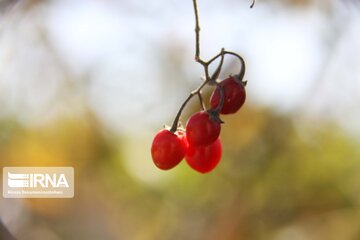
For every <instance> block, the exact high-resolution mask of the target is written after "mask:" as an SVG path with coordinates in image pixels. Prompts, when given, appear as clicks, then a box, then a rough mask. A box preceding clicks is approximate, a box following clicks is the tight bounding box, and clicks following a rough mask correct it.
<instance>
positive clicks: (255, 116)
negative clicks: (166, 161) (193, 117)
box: [0, 0, 360, 240]
mask: <svg viewBox="0 0 360 240" xmlns="http://www.w3.org/2000/svg"><path fill="white" fill-rule="evenodd" d="M250 4H251V2H250V1H245V0H222V1H220V0H207V1H205V0H198V5H199V6H198V7H199V14H200V25H201V55H202V57H203V58H204V59H209V58H211V57H212V56H214V55H215V54H217V53H218V52H219V51H220V49H221V48H222V47H224V48H225V49H226V50H231V51H234V52H237V53H239V54H241V55H242V56H243V57H244V58H245V60H246V63H247V73H246V75H245V78H246V80H248V86H247V93H248V96H247V102H246V104H245V106H244V107H243V109H242V110H241V111H240V112H238V113H237V114H236V115H232V116H226V117H224V118H223V120H224V121H225V124H224V125H223V126H222V133H221V138H222V142H223V148H224V151H223V157H222V161H221V162H220V164H219V166H218V167H217V168H216V169H215V170H214V171H213V172H211V173H209V174H206V175H202V174H199V173H197V172H195V171H193V170H192V169H190V167H188V166H187V164H186V162H184V161H183V162H182V163H180V165H179V166H177V167H176V168H174V169H173V170H171V171H161V170H158V169H157V168H156V167H155V166H154V164H153V162H152V160H151V155H150V145H151V142H152V138H153V136H154V135H155V134H156V132H157V131H158V130H160V129H161V128H162V127H163V125H164V124H168V125H170V124H171V123H172V120H173V118H174V117H175V114H176V112H177V110H178V108H179V106H180V104H181V103H182V102H183V101H184V99H185V98H186V97H187V96H188V94H189V92H190V91H191V90H192V89H194V88H196V86H198V85H199V84H200V82H201V79H200V77H201V76H202V74H203V72H202V68H201V66H200V65H199V64H197V63H195V62H194V60H193V59H194V48H195V35H194V14H193V8H192V7H193V6H192V1H191V0H187V1H179V0H177V1H175V0H171V1H169V0H157V1H144V0H133V1H129V0H128V1H126V0H123V1H121V0H118V1H115V0H106V1H101V0H87V1H82V0H78V1H70V0H63V1H41V0H29V1H25V0H23V1H15V0H1V1H0V167H4V166H73V167H74V168H75V197H74V198H73V199H4V198H2V196H1V198H0V219H1V221H2V222H3V223H4V225H5V226H6V227H7V228H8V229H9V230H10V231H11V232H12V233H13V234H14V235H15V236H16V237H17V238H18V239H20V240H21V239H26V240H32V239H46V240H58V239H70V240H71V239H76V240H78V239H90V240H91V239H135V240H137V239H139V240H142V239H145V240H146V239H190V240H191V239H194V240H195V239H207V240H217V239H230V240H232V239H234V240H235V239H237V240H238V239H244V240H253V239H254V240H257V239H261V240H262V239H264V240H267V239H270V240H289V239H291V240H303V239H306V240H313V239H314V240H315V239H316V240H317V239H326V240H339V239H341V240H348V239H349V240H352V239H354V240H355V239H360V174H359V173H360V111H359V110H360V67H359V64H360V42H359V39H360V3H359V2H358V1H356V0H354V1H351V0H313V1H312V0H282V1H275V0H258V2H257V4H256V5H255V7H254V9H249V6H250ZM238 68H239V65H238V63H237V62H236V61H235V59H232V58H231V57H229V58H228V59H226V62H225V68H224V71H223V74H222V77H226V76H227V75H229V74H231V73H236V72H237V71H238ZM211 90H212V89H211V88H210V87H209V88H207V89H206V90H205V95H206V96H207V98H208V97H209V95H210V93H211ZM199 107H200V106H199V104H198V102H197V101H192V102H191V104H190V105H188V107H187V108H186V110H185V112H184V116H183V117H182V121H183V123H185V122H186V119H187V116H189V115H190V114H191V113H193V112H194V111H197V110H199ZM1 172H2V171H1ZM1 179H2V178H1Z"/></svg>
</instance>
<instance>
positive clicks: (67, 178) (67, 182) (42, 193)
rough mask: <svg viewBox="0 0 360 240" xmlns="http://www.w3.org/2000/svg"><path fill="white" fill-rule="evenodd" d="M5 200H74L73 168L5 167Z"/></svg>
mask: <svg viewBox="0 0 360 240" xmlns="http://www.w3.org/2000/svg"><path fill="white" fill-rule="evenodd" d="M3 196H4V197H5V198H72V197H74V168H72V167H4V168H3Z"/></svg>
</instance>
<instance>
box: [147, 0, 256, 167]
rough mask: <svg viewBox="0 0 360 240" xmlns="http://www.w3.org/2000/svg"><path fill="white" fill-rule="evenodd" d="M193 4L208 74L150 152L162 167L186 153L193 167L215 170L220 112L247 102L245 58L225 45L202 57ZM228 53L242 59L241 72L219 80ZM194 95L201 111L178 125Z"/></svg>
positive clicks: (219, 147)
mask: <svg viewBox="0 0 360 240" xmlns="http://www.w3.org/2000/svg"><path fill="white" fill-rule="evenodd" d="M254 4H255V0H253V2H252V4H251V6H250V7H251V8H252V7H253V6H254ZM193 5H194V12H195V21H196V25H195V33H196V42H195V43H196V45H195V47H196V49H195V61H197V62H198V63H200V64H201V65H202V66H203V68H204V72H205V78H204V81H203V83H202V84H201V85H200V86H199V87H198V88H197V89H196V90H194V91H192V92H191V93H190V95H189V97H188V98H187V99H186V100H185V102H184V103H183V104H182V106H181V107H180V110H179V112H178V114H177V115H176V117H175V120H174V122H173V124H172V126H171V128H165V129H163V130H161V131H159V132H158V133H157V134H156V136H155V138H154V140H153V142H152V146H151V155H152V159H153V161H154V163H155V165H156V166H157V167H158V168H160V169H162V170H168V169H171V168H173V167H175V166H176V165H178V164H179V163H180V162H181V160H182V159H183V158H184V157H185V160H186V162H187V163H188V164H189V166H190V167H191V168H193V169H194V170H196V171H198V172H200V173H207V172H210V171H211V170H213V169H214V168H215V167H216V166H217V165H218V163H219V162H220V160H221V155H222V145H221V140H220V138H219V136H220V130H221V123H223V121H222V120H221V119H220V114H232V113H235V112H237V111H238V110H239V109H240V108H241V106H242V105H243V104H244V102H245V97H246V93H245V85H246V81H243V78H244V75H245V61H244V59H243V58H242V57H241V56H240V55H238V54H236V53H234V52H229V51H225V49H221V51H220V53H219V54H217V55H216V56H214V57H213V58H211V59H210V60H209V61H204V60H202V59H201V57H200V41H199V39H200V34H199V32H200V26H199V16H198V9H197V1H196V0H193ZM225 55H232V56H235V57H237V58H238V59H239V60H240V64H241V68H240V72H239V74H237V75H233V76H231V75H230V77H228V78H227V79H225V80H223V81H219V80H218V77H219V75H220V72H221V69H222V65H223V62H224V57H225ZM218 58H220V59H221V60H220V62H219V65H218V67H217V68H216V70H215V71H214V73H213V74H212V75H211V76H210V74H209V66H210V65H211V64H212V63H213V62H214V61H215V60H216V59H218ZM206 85H216V88H215V90H214V91H213V93H212V95H211V98H210V106H211V107H210V108H209V109H208V110H206V109H205V104H204V101H203V97H202V94H201V89H202V88H203V87H204V86H206ZM195 95H197V96H198V97H199V100H200V105H201V108H202V111H200V112H197V113H195V114H193V115H192V116H191V117H190V118H189V120H188V121H187V123H186V128H185V129H183V128H182V127H179V126H180V125H179V119H180V116H181V113H182V110H183V109H184V107H185V106H186V104H187V103H188V102H189V100H190V99H191V98H192V97H193V96H195Z"/></svg>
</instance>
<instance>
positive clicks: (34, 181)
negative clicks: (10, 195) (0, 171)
mask: <svg viewBox="0 0 360 240" xmlns="http://www.w3.org/2000/svg"><path fill="white" fill-rule="evenodd" d="M8 186H9V187H11V188H33V187H34V188H36V187H43V188H48V187H49V186H50V187H53V188H59V187H66V188H68V187H69V184H68V181H67V180H66V177H65V175H64V174H56V173H53V174H51V175H50V174H47V173H45V174H44V173H30V174H21V173H10V172H8Z"/></svg>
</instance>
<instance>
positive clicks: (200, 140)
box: [186, 111, 221, 146]
mask: <svg viewBox="0 0 360 240" xmlns="http://www.w3.org/2000/svg"><path fill="white" fill-rule="evenodd" d="M220 129H221V125H220V121H219V120H217V119H213V118H212V117H211V116H210V115H209V113H208V112H205V111H201V112H197V113H195V114H193V115H192V116H191V117H190V118H189V120H188V122H187V123H186V139H187V141H188V142H189V144H191V145H194V146H201V145H208V144H211V143H213V142H214V141H215V140H216V139H217V138H218V137H219V135H220Z"/></svg>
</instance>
